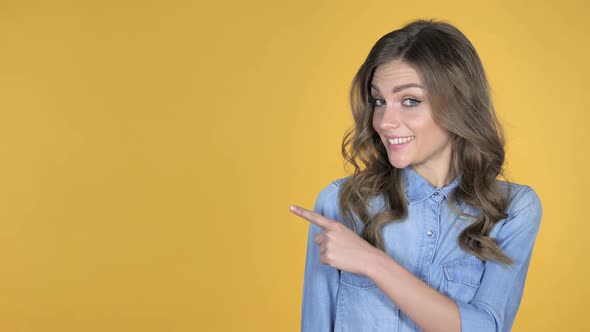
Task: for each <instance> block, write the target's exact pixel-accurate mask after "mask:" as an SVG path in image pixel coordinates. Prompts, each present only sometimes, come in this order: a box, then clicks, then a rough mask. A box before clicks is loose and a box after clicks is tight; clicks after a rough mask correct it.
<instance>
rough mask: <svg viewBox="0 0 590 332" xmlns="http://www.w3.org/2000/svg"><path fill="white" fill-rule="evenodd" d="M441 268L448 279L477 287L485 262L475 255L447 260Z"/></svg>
mask: <svg viewBox="0 0 590 332" xmlns="http://www.w3.org/2000/svg"><path fill="white" fill-rule="evenodd" d="M443 268H444V271H445V277H446V278H447V280H448V281H452V282H456V283H460V284H464V285H467V286H471V287H478V286H479V284H480V282H481V276H482V275H483V271H484V269H485V263H484V261H482V260H480V259H478V258H477V257H468V258H462V259H458V260H454V261H452V262H449V263H447V264H445V265H444V266H443Z"/></svg>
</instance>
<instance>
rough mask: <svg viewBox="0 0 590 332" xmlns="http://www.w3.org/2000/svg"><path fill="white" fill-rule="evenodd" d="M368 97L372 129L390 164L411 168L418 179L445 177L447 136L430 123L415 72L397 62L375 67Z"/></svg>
mask: <svg viewBox="0 0 590 332" xmlns="http://www.w3.org/2000/svg"><path fill="white" fill-rule="evenodd" d="M371 96H372V99H373V105H374V112H373V128H374V129H375V131H376V132H377V133H378V134H379V136H380V137H381V141H382V142H383V144H384V145H385V148H386V149H387V154H388V157H389V162H390V163H391V165H393V166H394V167H396V168H405V167H407V166H413V167H414V169H415V170H416V171H417V172H418V173H420V174H421V175H422V176H426V175H427V174H429V175H434V174H437V175H441V174H442V175H443V176H446V173H447V172H448V169H449V166H450V162H451V139H450V135H449V133H448V131H447V130H445V129H443V128H442V127H440V126H439V125H438V124H436V123H435V122H434V119H433V117H432V110H431V109H430V103H429V101H428V100H427V98H426V91H425V86H424V84H423V82H422V81H421V79H420V76H419V75H418V72H416V70H414V68H413V67H411V66H410V65H408V64H406V63H404V62H402V61H400V60H393V61H391V62H389V63H387V64H384V65H381V66H379V67H377V69H376V70H375V73H374V75H373V81H372V82H371ZM441 172H442V173H441Z"/></svg>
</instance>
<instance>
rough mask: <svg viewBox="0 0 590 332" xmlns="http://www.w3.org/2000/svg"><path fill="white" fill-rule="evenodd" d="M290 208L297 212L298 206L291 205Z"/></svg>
mask: <svg viewBox="0 0 590 332" xmlns="http://www.w3.org/2000/svg"><path fill="white" fill-rule="evenodd" d="M289 210H291V211H293V212H295V211H297V208H296V207H295V205H291V206H290V207H289Z"/></svg>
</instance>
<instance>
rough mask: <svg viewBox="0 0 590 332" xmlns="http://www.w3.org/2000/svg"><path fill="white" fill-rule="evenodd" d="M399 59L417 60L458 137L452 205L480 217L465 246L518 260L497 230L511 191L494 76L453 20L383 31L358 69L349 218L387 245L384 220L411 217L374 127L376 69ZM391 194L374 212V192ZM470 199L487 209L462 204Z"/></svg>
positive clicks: (438, 109)
mask: <svg viewBox="0 0 590 332" xmlns="http://www.w3.org/2000/svg"><path fill="white" fill-rule="evenodd" d="M392 60H401V61H403V62H404V63H406V64H408V65H410V66H412V67H413V68H414V69H415V70H416V71H417V72H418V74H419V75H420V77H421V78H422V80H423V82H424V84H425V86H426V95H427V97H428V99H429V101H430V104H431V106H432V113H433V118H434V120H435V122H436V123H437V124H438V125H440V126H441V127H442V128H444V129H446V130H447V131H448V132H449V133H450V136H451V144H452V157H451V169H450V172H451V176H453V177H456V176H458V175H461V176H460V181H459V184H458V186H457V187H456V188H455V190H454V191H453V193H452V194H451V195H450V203H451V206H452V207H453V208H454V209H455V210H456V211H457V212H459V214H460V215H462V216H468V217H469V218H471V219H472V220H473V222H472V223H470V224H469V225H468V226H467V227H466V228H465V229H464V230H463V231H462V232H461V234H460V235H459V238H458V243H459V245H460V246H461V248H463V249H464V250H465V251H467V252H468V253H471V254H473V255H475V256H477V257H479V258H480V259H483V260H497V261H499V262H501V263H503V264H511V263H512V260H511V259H510V257H508V256H506V255H504V254H503V253H502V250H501V249H500V248H499V246H498V245H497V243H496V242H495V240H494V239H492V238H491V237H490V236H489V234H490V231H491V229H492V228H493V227H494V225H495V224H496V223H497V222H498V221H499V220H501V219H504V218H506V217H507V214H506V209H507V206H508V203H509V202H508V197H509V194H507V193H506V192H501V191H500V190H499V188H498V187H497V186H496V182H495V181H496V178H497V177H498V176H499V175H501V174H502V173H503V168H502V164H503V163H504V138H503V133H502V128H501V126H500V124H499V122H498V119H497V118H496V115H495V112H494V107H493V105H492V101H491V98H490V93H489V87H488V82H487V79H486V75H485V72H484V69H483V66H482V64H481V61H480V59H479V56H478V55H477V52H476V51H475V48H474V47H473V45H472V44H471V43H470V42H469V40H468V39H467V38H466V37H465V35H463V33H461V31H459V30H458V29H457V28H455V27H454V26H452V25H450V24H448V23H445V22H435V21H424V20H418V21H414V22H412V23H410V24H408V25H406V26H405V27H403V28H402V29H399V30H395V31H393V32H390V33H388V34H386V35H385V36H383V37H381V38H380V39H379V40H378V41H377V43H376V44H375V45H374V46H373V48H372V49H371V51H370V53H369V55H368V56H367V59H366V60H365V62H364V63H363V64H362V65H361V67H360V69H359V70H358V72H357V74H356V75H355V77H354V79H353V81H352V86H351V90H350V103H351V108H352V113H353V117H354V126H353V127H352V128H351V129H350V130H349V131H348V132H347V133H346V135H345V136H344V140H343V142H342V155H343V156H344V158H345V160H346V161H347V162H348V163H350V164H351V165H352V166H353V167H354V174H353V175H352V176H351V177H350V178H349V180H348V181H346V182H345V183H344V185H343V188H342V191H341V195H340V209H341V211H342V217H343V218H344V221H345V223H346V224H347V225H348V226H349V227H351V228H353V229H355V230H357V231H359V230H358V228H357V221H356V219H355V218H357V217H358V218H359V219H360V221H361V222H362V224H363V225H364V227H363V229H362V233H361V235H362V237H363V238H364V239H366V240H367V241H368V242H370V243H371V244H373V245H374V246H376V247H377V248H380V249H383V250H384V249H385V246H384V243H383V238H382V236H381V229H382V227H383V226H384V225H385V224H387V223H389V222H392V221H396V220H400V219H403V218H405V217H406V216H407V212H408V206H407V203H406V196H405V192H404V183H403V177H402V173H401V170H399V169H397V168H395V167H393V166H392V165H391V164H390V163H389V159H388V156H387V151H386V150H385V147H384V146H383V144H382V142H381V140H380V138H379V135H378V134H377V133H376V132H375V130H374V129H373V126H372V117H373V105H372V104H371V103H370V94H369V93H370V92H369V91H370V84H371V80H372V78H373V74H374V72H375V69H376V68H377V67H378V66H380V65H383V64H386V63H388V62H390V61H392ZM377 196H383V198H384V201H385V209H383V210H382V211H379V212H378V213H376V214H374V215H371V214H370V213H369V208H370V199H371V198H374V197H377ZM458 201H462V202H464V203H466V204H468V205H470V206H472V207H474V208H475V209H476V210H477V211H479V212H480V213H479V214H478V215H477V216H470V215H467V214H466V213H463V212H461V211H460V210H459V209H458V205H457V202H458Z"/></svg>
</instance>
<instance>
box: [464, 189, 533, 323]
mask: <svg viewBox="0 0 590 332" xmlns="http://www.w3.org/2000/svg"><path fill="white" fill-rule="evenodd" d="M540 223H541V201H540V200H539V197H538V196H537V194H536V193H535V191H534V190H533V189H531V188H530V187H527V186H523V188H522V189H521V190H519V191H518V192H517V193H516V194H515V195H514V197H513V200H512V203H511V208H510V209H509V212H508V217H507V219H506V221H505V222H504V223H503V224H502V225H501V228H500V230H499V231H498V233H497V236H496V237H495V239H496V241H497V242H498V244H499V246H500V248H501V249H502V251H503V252H504V254H505V255H507V256H508V257H510V258H512V259H513V261H514V263H513V264H512V265H509V266H508V267H505V266H503V265H502V264H500V263H498V262H496V261H488V262H486V267H485V270H484V273H483V276H482V280H481V283H480V286H479V288H478V290H477V292H476V294H475V296H474V298H473V299H472V300H471V301H470V302H469V303H460V302H457V305H458V307H459V312H460V315H461V330H462V331H467V332H472V331H477V332H488V331H489V332H492V331H493V332H500V331H501V332H505V331H506V332H509V331H510V329H511V328H512V324H513V323H514V318H515V317H516V312H517V311H518V307H519V305H520V300H521V298H522V293H523V290H524V284H525V279H526V274H527V270H528V266H529V262H530V260H531V254H532V251H533V245H534V242H535V239H536V236H537V233H538V231H539V226H540Z"/></svg>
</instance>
